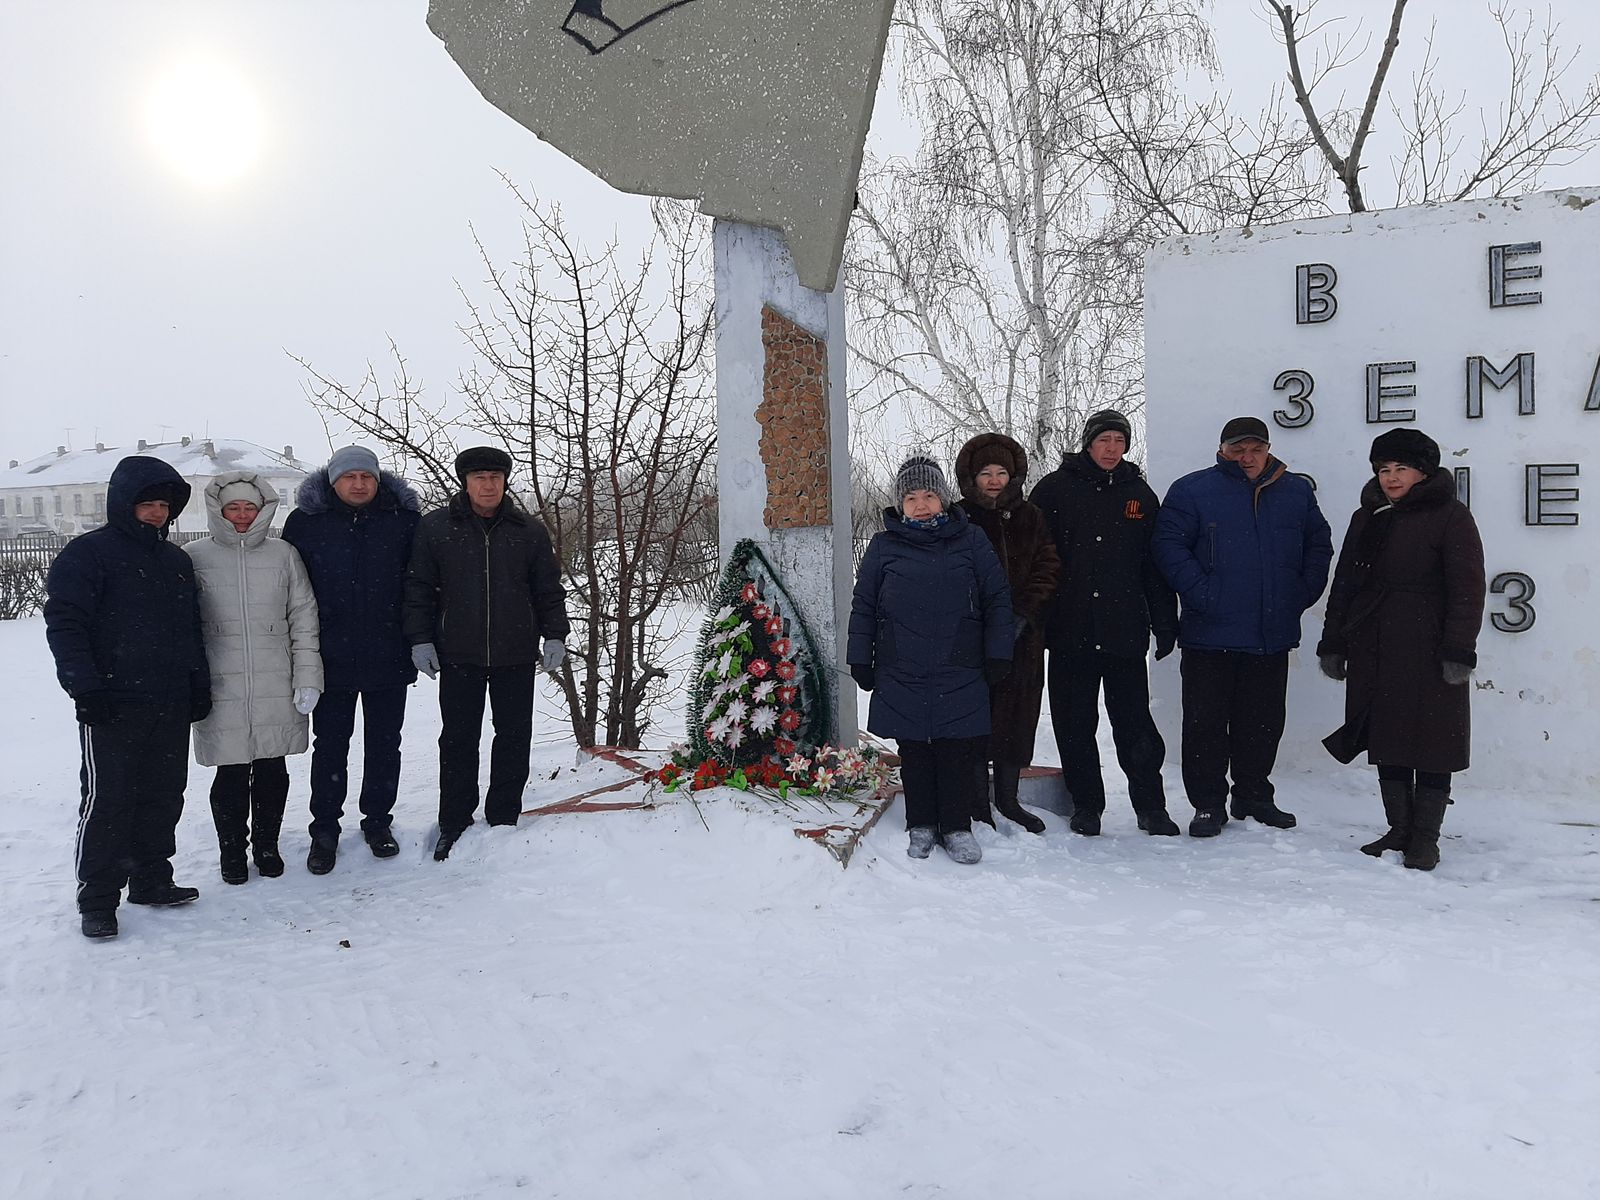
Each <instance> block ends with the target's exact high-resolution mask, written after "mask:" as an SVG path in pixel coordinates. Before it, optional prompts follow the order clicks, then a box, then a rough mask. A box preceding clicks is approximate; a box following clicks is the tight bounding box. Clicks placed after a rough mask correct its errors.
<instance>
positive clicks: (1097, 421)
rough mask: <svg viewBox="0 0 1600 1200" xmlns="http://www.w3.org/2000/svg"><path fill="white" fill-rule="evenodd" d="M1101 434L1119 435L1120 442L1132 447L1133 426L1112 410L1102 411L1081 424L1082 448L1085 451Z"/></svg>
mask: <svg viewBox="0 0 1600 1200" xmlns="http://www.w3.org/2000/svg"><path fill="white" fill-rule="evenodd" d="M1102 433H1120V434H1121V435H1122V440H1123V441H1124V442H1126V443H1127V444H1128V445H1130V446H1131V445H1133V426H1132V425H1130V424H1129V423H1128V418H1127V417H1125V416H1123V415H1122V414H1121V413H1119V412H1118V411H1117V410H1116V409H1114V408H1107V409H1103V410H1101V411H1100V412H1097V413H1095V414H1093V415H1092V416H1091V417H1090V418H1089V419H1088V420H1087V421H1085V422H1084V423H1083V446H1082V447H1081V448H1082V449H1084V450H1087V449H1088V448H1089V447H1090V445H1092V444H1093V442H1094V440H1095V438H1097V437H1099V436H1100V435H1101V434H1102Z"/></svg>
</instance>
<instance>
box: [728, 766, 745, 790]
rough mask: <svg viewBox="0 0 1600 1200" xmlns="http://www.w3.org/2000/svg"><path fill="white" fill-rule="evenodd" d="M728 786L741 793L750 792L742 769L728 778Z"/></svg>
mask: <svg viewBox="0 0 1600 1200" xmlns="http://www.w3.org/2000/svg"><path fill="white" fill-rule="evenodd" d="M728 786H729V787H731V788H738V789H739V790H740V791H741V792H748V791H749V790H750V781H749V780H748V779H746V778H745V777H744V768H743V767H741V768H739V770H737V771H735V772H734V773H733V774H732V775H729V776H728Z"/></svg>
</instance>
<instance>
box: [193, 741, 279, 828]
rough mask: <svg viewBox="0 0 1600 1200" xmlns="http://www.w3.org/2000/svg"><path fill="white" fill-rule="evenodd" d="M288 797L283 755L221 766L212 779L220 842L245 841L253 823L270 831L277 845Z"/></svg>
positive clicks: (213, 817)
mask: <svg viewBox="0 0 1600 1200" xmlns="http://www.w3.org/2000/svg"><path fill="white" fill-rule="evenodd" d="M288 798H289V768H288V766H287V765H286V764H285V762H284V759H283V756H282V755H279V756H278V757H277V758H258V759H256V760H255V761H254V762H247V763H228V764H226V765H224V766H220V767H218V768H217V777H216V778H215V779H213V780H212V781H211V822H212V824H213V825H215V826H216V827H217V844H218V845H223V844H226V843H228V842H238V843H240V844H241V845H242V844H243V843H244V842H245V840H246V839H247V838H248V837H249V835H250V829H251V826H252V825H253V826H254V827H255V828H256V829H257V830H258V831H262V832H264V833H265V832H266V831H270V835H271V841H272V843H273V844H274V845H276V844H277V838H278V826H279V824H280V823H281V822H282V821H283V806H284V803H285V802H286V801H287V800H288ZM252 816H253V817H254V820H252ZM263 840H265V838H264V839H263Z"/></svg>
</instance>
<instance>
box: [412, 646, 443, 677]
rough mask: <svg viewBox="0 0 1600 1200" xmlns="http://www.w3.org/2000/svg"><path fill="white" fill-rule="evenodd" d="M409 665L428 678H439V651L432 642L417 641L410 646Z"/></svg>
mask: <svg viewBox="0 0 1600 1200" xmlns="http://www.w3.org/2000/svg"><path fill="white" fill-rule="evenodd" d="M411 665H412V666H414V667H415V668H416V669H417V670H419V671H421V672H422V673H423V674H424V675H426V676H427V677H428V678H429V679H437V678H439V652H438V651H437V650H435V649H434V648H433V643H432V642H419V643H418V644H417V645H415V646H413V647H411Z"/></svg>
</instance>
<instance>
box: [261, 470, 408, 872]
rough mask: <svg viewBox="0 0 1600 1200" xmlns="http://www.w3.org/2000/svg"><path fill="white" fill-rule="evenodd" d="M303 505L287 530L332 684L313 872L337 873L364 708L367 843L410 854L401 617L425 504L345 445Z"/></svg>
mask: <svg viewBox="0 0 1600 1200" xmlns="http://www.w3.org/2000/svg"><path fill="white" fill-rule="evenodd" d="M295 505H296V507H295V510H294V511H293V512H292V513H290V514H289V519H288V520H287V521H285V522H284V524H283V540H284V541H286V542H288V543H289V544H290V545H292V546H293V547H294V548H295V549H296V550H298V551H299V552H300V557H301V558H302V559H303V560H304V561H305V564H306V574H308V575H309V576H310V577H311V587H312V590H313V591H315V592H316V594H317V616H318V619H319V621H320V623H321V627H322V668H323V675H324V678H325V679H326V687H325V690H324V691H323V693H322V699H321V700H320V701H318V703H317V707H316V708H315V709H314V710H313V711H312V713H311V728H312V731H313V732H314V733H315V735H316V741H315V743H314V744H313V745H312V748H311V850H310V852H309V853H308V854H307V855H306V869H307V870H308V871H310V872H311V873H312V874H313V875H326V874H327V873H328V872H329V871H331V870H333V866H334V863H335V862H336V861H337V860H338V856H339V821H340V818H341V817H342V816H343V815H344V801H345V796H346V794H347V792H348V790H349V785H350V771H349V763H350V738H351V736H352V735H353V734H354V733H355V727H356V702H357V701H358V700H359V701H360V702H361V725H362V734H361V736H362V743H363V745H364V752H363V761H362V768H361V800H360V804H361V833H362V835H363V836H364V837H365V838H366V841H367V846H368V847H369V848H370V849H371V850H372V853H373V855H374V856H376V857H378V858H393V857H394V856H395V855H396V854H399V853H400V844H399V843H398V842H396V841H395V839H394V831H393V829H392V824H393V820H394V818H393V811H394V800H395V793H396V792H397V791H398V790H399V786H400V727H401V725H402V724H403V723H404V722H405V718H406V692H407V690H408V689H409V688H410V686H411V684H413V683H415V682H416V678H417V669H416V667H415V666H413V665H412V662H411V647H410V645H409V644H408V643H407V641H406V637H405V633H404V631H403V630H402V628H401V624H400V608H401V602H402V600H403V598H404V595H405V579H406V564H407V563H408V562H409V561H410V558H411V547H412V543H413V542H414V541H415V539H416V532H417V522H418V521H419V520H420V519H421V515H422V502H421V500H420V499H419V497H418V496H417V493H416V492H415V491H414V490H413V489H412V487H411V485H410V484H408V483H406V481H405V480H404V479H401V478H399V477H398V476H395V475H391V474H389V473H388V472H387V471H384V470H380V469H379V466H378V456H377V455H376V454H374V453H373V452H372V451H371V450H368V449H367V448H366V447H365V446H345V447H344V448H342V449H340V450H336V451H335V452H334V454H333V457H331V458H330V459H329V460H328V465H327V466H326V467H324V468H323V469H321V470H319V471H313V472H312V473H311V474H310V475H307V476H306V477H305V480H304V481H303V482H302V483H301V484H300V489H299V491H298V492H296V493H295ZM257 865H258V866H259V865H260V859H259V858H258V859H257ZM278 869H279V870H280V871H281V870H282V867H281V865H280V866H279V868H278ZM263 874H266V872H265V871H263Z"/></svg>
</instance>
